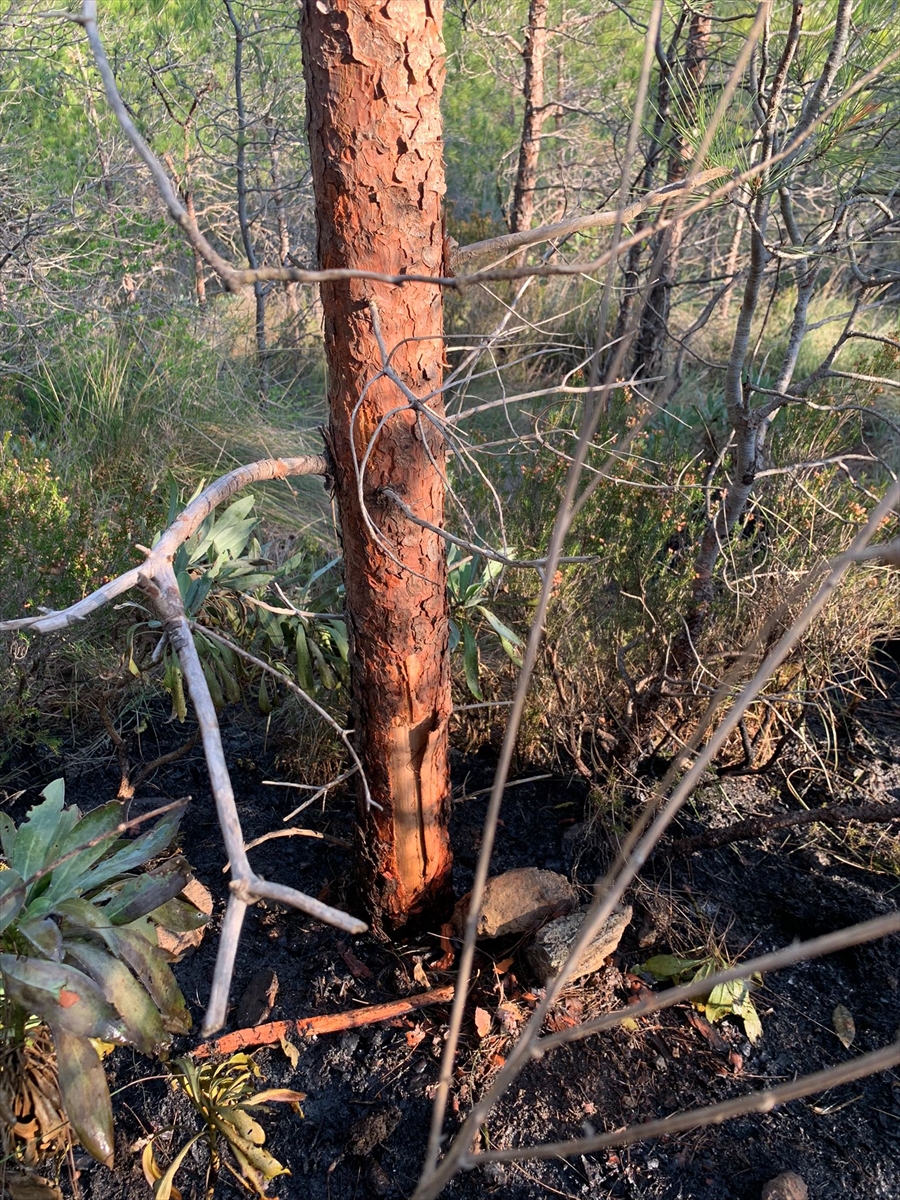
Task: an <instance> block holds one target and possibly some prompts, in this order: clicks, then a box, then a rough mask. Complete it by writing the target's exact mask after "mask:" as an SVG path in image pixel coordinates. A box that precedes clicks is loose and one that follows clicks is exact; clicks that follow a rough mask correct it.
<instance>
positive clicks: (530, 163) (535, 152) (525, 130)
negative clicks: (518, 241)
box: [509, 0, 550, 233]
mask: <svg viewBox="0 0 900 1200" xmlns="http://www.w3.org/2000/svg"><path fill="white" fill-rule="evenodd" d="M549 6H550V5H549V0H530V3H529V5H528V26H527V28H526V30H525V45H524V47H523V49H522V57H523V59H524V60H525V79H524V83H523V92H524V96H525V116H524V118H523V121H522V140H521V142H520V143H519V164H518V167H517V169H516V187H515V192H514V194H513V204H512V212H511V213H510V215H509V230H510V233H519V232H521V231H522V230H523V229H530V228H531V223H532V221H533V220H534V199H535V191H536V189H537V181H538V159H539V158H540V154H541V134H542V132H543V128H544V121H545V120H546V119H547V116H548V115H549V113H550V109H549V108H547V106H546V105H545V104H544V58H545V55H546V53H547V40H548V38H549V36H550V35H549V32H548V30H547V9H548V8H549Z"/></svg>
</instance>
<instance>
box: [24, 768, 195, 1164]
mask: <svg viewBox="0 0 900 1200" xmlns="http://www.w3.org/2000/svg"><path fill="white" fill-rule="evenodd" d="M64 795H65V792H64V784H63V781H62V780H61V779H57V780H56V781H55V782H53V783H51V784H49V785H48V787H46V788H45V789H44V792H43V796H44V800H43V802H42V803H40V804H38V805H36V806H35V807H34V808H32V809H31V811H30V813H29V814H28V818H27V820H26V821H24V822H23V823H22V824H21V825H19V827H18V828H16V826H15V824H14V823H13V821H12V820H11V819H10V818H9V817H8V816H7V815H6V814H5V813H0V842H2V846H3V857H4V868H5V869H3V870H2V871H0V980H2V987H3V1004H2V1010H0V1011H2V1036H3V1041H4V1046H3V1061H4V1064H5V1070H4V1072H3V1080H2V1083H3V1088H2V1090H3V1093H4V1094H3V1096H2V1099H3V1100H4V1101H5V1103H6V1106H7V1107H8V1108H9V1109H10V1110H11V1109H14V1108H15V1099H14V1097H15V1094H16V1088H17V1087H20V1086H22V1085H23V1083H24V1082H26V1081H24V1080H23V1079H22V1078H19V1079H17V1078H16V1072H15V1070H11V1069H10V1063H15V1062H18V1063H19V1065H20V1066H21V1067H23V1068H24V1065H25V1064H26V1063H27V1060H28V1057H29V1050H30V1049H32V1048H33V1045H34V1041H35V1037H36V1036H37V1035H36V1033H35V1027H36V1021H35V1018H37V1023H40V1024H43V1025H46V1026H47V1027H48V1028H49V1030H50V1031H51V1034H52V1038H53V1043H54V1046H55V1052H56V1067H57V1075H58V1079H57V1080H53V1079H52V1078H51V1079H50V1080H49V1081H48V1084H49V1085H53V1084H55V1086H56V1093H55V1094H53V1093H52V1090H51V1094H50V1095H49V1096H48V1095H46V1094H45V1095H44V1096H43V1097H41V1098H40V1099H42V1100H43V1101H44V1103H43V1107H42V1106H41V1104H40V1103H38V1101H37V1100H36V1098H35V1093H34V1089H32V1095H31V1100H32V1103H33V1105H34V1109H35V1111H36V1113H37V1117H36V1120H37V1123H38V1127H37V1128H36V1129H35V1130H34V1131H33V1136H34V1137H35V1138H36V1139H37V1140H38V1141H41V1140H46V1141H51V1140H52V1138H53V1136H54V1133H55V1132H56V1129H57V1128H58V1126H59V1117H58V1116H56V1113H57V1112H59V1113H60V1115H61V1114H62V1113H64V1114H65V1116H66V1117H67V1118H68V1121H69V1123H70V1124H71V1126H72V1128H73V1130H74V1131H75V1133H76V1134H77V1136H78V1138H79V1139H80V1140H81V1142H82V1144H83V1145H84V1147H85V1149H86V1150H88V1151H89V1152H90V1153H91V1154H92V1155H93V1156H94V1157H95V1158H97V1159H99V1160H100V1161H101V1162H105V1163H106V1164H107V1165H108V1166H112V1162H113V1128H112V1105H111V1102H110V1098H109V1090H108V1087H107V1084H106V1077H105V1074H104V1071H103V1066H102V1063H101V1060H100V1057H99V1054H98V1051H97V1048H96V1044H95V1042H96V1041H97V1040H99V1041H100V1042H106V1043H113V1044H115V1045H132V1046H135V1047H136V1048H137V1049H138V1050H140V1051H141V1053H143V1054H147V1055H156V1056H161V1057H163V1056H165V1053H166V1051H167V1049H168V1046H169V1043H170V1042H171V1040H172V1034H173V1033H186V1032H187V1030H188V1029H189V1028H190V1025H191V1017H190V1013H189V1012H188V1009H187V1006H186V1005H185V1002H184V998H183V996H182V995H181V992H180V990H179V988H178V984H177V983H176V982H175V977H174V975H173V974H172V972H171V970H170V968H169V966H168V964H167V963H166V961H165V958H164V956H163V954H162V951H161V950H160V949H159V947H158V946H157V945H156V937H155V932H154V929H155V926H156V925H157V924H164V925H165V926H166V928H169V929H190V928H197V927H198V926H199V925H201V924H203V923H204V922H205V920H206V918H205V916H203V914H201V913H199V912H198V911H197V910H196V909H194V908H193V906H191V905H188V904H186V903H184V902H183V901H179V900H177V899H176V897H177V896H178V893H179V892H181V891H182V890H183V888H184V886H185V884H186V883H187V881H188V878H189V868H188V866H187V863H186V862H185V861H184V859H182V858H179V857H177V856H176V857H174V858H169V859H168V860H167V861H165V862H163V863H161V864H159V865H157V866H156V867H154V868H153V869H150V870H146V869H144V868H146V866H147V864H148V863H149V862H151V861H152V860H153V859H156V858H158V856H159V855H160V854H162V853H163V852H165V851H166V850H167V849H169V848H170V846H171V843H172V841H173V839H174V837H175V835H176V833H177V831H178V824H179V820H180V816H181V814H180V812H172V813H168V814H167V815H164V816H163V817H162V818H161V819H160V820H159V821H157V822H156V823H155V824H154V825H153V826H152V827H151V828H150V829H149V830H147V831H146V832H144V833H141V834H139V836H137V837H136V838H134V839H133V840H130V841H126V840H123V838H122V831H121V822H122V821H123V806H122V804H121V803H119V802H118V801H112V802H110V803H109V804H104V805H101V806H100V807H99V808H95V809H93V810H92V811H91V812H90V813H88V814H87V815H86V816H84V817H82V815H81V813H80V812H79V810H78V809H77V808H75V807H74V806H71V807H68V808H67V807H65V806H64ZM21 1074H22V1075H24V1074H25V1072H24V1069H23V1071H22V1072H21ZM11 1093H12V1094H11ZM57 1102H58V1103H57ZM63 1124H64V1122H63ZM7 1140H9V1139H8V1135H7ZM5 1149H6V1151H7V1153H9V1152H10V1151H12V1152H15V1147H14V1146H13V1147H10V1146H8V1145H7V1146H6V1147H5Z"/></svg>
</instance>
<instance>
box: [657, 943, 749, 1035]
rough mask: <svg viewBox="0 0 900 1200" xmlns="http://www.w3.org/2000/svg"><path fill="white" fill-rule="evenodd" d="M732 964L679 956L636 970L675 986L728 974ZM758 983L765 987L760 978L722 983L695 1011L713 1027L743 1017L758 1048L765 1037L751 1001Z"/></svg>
mask: <svg viewBox="0 0 900 1200" xmlns="http://www.w3.org/2000/svg"><path fill="white" fill-rule="evenodd" d="M727 967H728V964H727V963H726V962H724V961H723V960H722V959H721V958H719V957H718V956H716V955H714V954H708V955H706V956H705V957H704V958H679V957H678V955H676V954H657V955H655V956H654V957H653V958H648V959H647V961H646V962H645V963H640V964H638V966H636V967H635V968H634V970H635V972H636V973H637V974H644V975H652V976H653V978H654V979H656V980H659V981H660V982H670V983H674V984H684V983H699V982H700V980H701V979H707V978H708V977H709V976H710V975H715V974H716V973H717V972H718V971H724V970H726V969H727ZM754 983H762V978H761V976H759V975H754V976H753V978H752V979H732V980H730V981H729V982H728V983H719V984H716V986H715V987H714V988H713V989H712V990H711V991H710V993H709V995H707V996H706V997H705V998H699V999H697V1000H695V1001H694V1007H695V1008H696V1009H697V1010H698V1011H699V1012H702V1013H703V1014H704V1016H705V1017H706V1019H707V1021H709V1022H710V1024H713V1025H714V1024H715V1023H716V1022H717V1021H722V1020H724V1018H725V1017H732V1016H734V1017H740V1018H741V1020H742V1021H743V1022H744V1031H745V1033H746V1034H747V1037H748V1038H749V1039H750V1041H751V1042H752V1043H753V1044H754V1045H755V1044H756V1042H758V1041H759V1039H760V1038H761V1037H762V1023H761V1022H760V1019H759V1013H758V1012H757V1011H756V1005H755V1004H754V1003H753V1000H752V997H751V994H750V993H751V989H752V986H753V984H754Z"/></svg>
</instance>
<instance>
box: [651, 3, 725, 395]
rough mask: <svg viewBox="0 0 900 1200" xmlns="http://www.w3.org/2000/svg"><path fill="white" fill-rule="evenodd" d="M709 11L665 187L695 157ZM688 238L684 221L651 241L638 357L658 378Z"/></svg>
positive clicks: (688, 55)
mask: <svg viewBox="0 0 900 1200" xmlns="http://www.w3.org/2000/svg"><path fill="white" fill-rule="evenodd" d="M709 12H710V6H709V5H707V6H706V7H705V8H704V9H703V10H702V11H699V12H693V13H691V23H690V27H689V31H688V39H687V44H686V45H685V51H684V58H683V60H682V63H681V71H680V78H679V81H678V94H677V97H676V100H675V103H674V105H673V111H672V113H671V116H670V118H669V119H670V123H671V122H674V127H672V128H671V129H670V137H671V142H670V152H669V165H668V170H667V172H666V183H678V182H679V181H680V180H682V179H684V178H685V177H686V176H687V172H688V168H689V167H690V165H691V160H692V158H693V156H694V147H693V146H692V144H691V140H690V136H689V131H690V129H691V128H692V127H693V126H694V125H695V123H696V120H697V100H698V97H699V94H700V89H701V87H702V86H703V81H704V80H705V78H706V69H707V65H708V56H709V35H710V29H711V27H712V21H711V18H710V15H709ZM684 235H685V228H684V223H683V222H679V223H678V224H676V225H673V226H671V227H670V228H669V229H667V230H665V232H664V233H662V234H661V235H659V236H658V237H657V238H655V239H654V241H653V243H652V249H653V254H654V261H655V262H658V266H657V269H656V280H655V281H654V283H653V286H652V287H651V289H650V294H649V295H648V297H647V304H646V307H645V308H644V312H643V314H642V316H641V325H640V330H639V332H638V336H637V344H636V346H635V353H634V370H635V372H636V373H637V372H638V371H640V372H641V373H642V374H643V375H645V376H651V375H656V374H658V373H659V369H660V367H661V366H662V359H663V355H664V354H665V348H666V334H667V331H668V328H669V311H670V309H671V307H672V288H673V286H674V284H675V275H676V272H677V270H678V262H679V259H680V258H681V244H682V241H683V239H684Z"/></svg>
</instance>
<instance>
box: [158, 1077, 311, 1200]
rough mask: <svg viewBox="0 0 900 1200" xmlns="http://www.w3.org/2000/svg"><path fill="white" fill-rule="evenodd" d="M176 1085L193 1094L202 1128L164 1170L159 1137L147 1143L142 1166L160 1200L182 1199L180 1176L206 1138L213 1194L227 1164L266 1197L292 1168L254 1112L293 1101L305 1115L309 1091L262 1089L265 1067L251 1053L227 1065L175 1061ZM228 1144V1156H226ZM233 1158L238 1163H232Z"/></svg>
mask: <svg viewBox="0 0 900 1200" xmlns="http://www.w3.org/2000/svg"><path fill="white" fill-rule="evenodd" d="M169 1070H170V1080H169V1082H170V1084H171V1086H172V1088H173V1090H175V1091H176V1092H179V1093H180V1094H182V1095H184V1096H186V1097H187V1099H188V1100H189V1101H190V1103H191V1105H192V1106H193V1108H194V1110H195V1112H196V1114H197V1116H198V1117H199V1118H200V1120H201V1121H202V1128H201V1129H200V1130H199V1132H197V1133H195V1134H193V1135H192V1136H191V1137H190V1138H188V1139H187V1141H185V1142H184V1143H183V1144H182V1145H181V1146H180V1147H179V1148H178V1150H176V1151H175V1153H174V1154H171V1155H170V1161H169V1164H168V1166H167V1167H165V1168H163V1167H162V1166H161V1165H160V1164H159V1162H158V1160H157V1157H156V1152H155V1149H154V1141H155V1140H156V1139H155V1138H151V1139H150V1140H149V1141H148V1142H147V1144H146V1146H145V1147H144V1150H143V1154H142V1157H141V1164H142V1167H143V1171H144V1178H145V1179H146V1180H147V1182H148V1183H149V1184H150V1186H151V1187H152V1188H153V1196H154V1200H172V1198H174V1200H177V1198H178V1196H179V1195H180V1193H179V1192H178V1189H177V1188H176V1187H175V1182H174V1181H175V1176H176V1175H177V1173H178V1171H179V1170H180V1169H181V1167H182V1165H183V1163H184V1160H185V1158H186V1157H187V1155H188V1153H189V1152H190V1151H191V1150H192V1149H193V1147H194V1146H195V1145H196V1144H197V1143H198V1142H199V1141H200V1140H201V1139H202V1138H206V1141H207V1144H208V1147H209V1170H208V1174H207V1195H211V1194H212V1191H213V1189H214V1187H215V1183H216V1179H217V1178H218V1175H219V1172H220V1171H221V1168H222V1166H223V1165H224V1166H225V1168H226V1169H227V1170H228V1171H229V1172H230V1173H231V1174H232V1175H233V1176H234V1178H235V1179H236V1180H237V1182H238V1183H239V1184H240V1185H241V1186H242V1187H244V1188H246V1189H248V1190H249V1191H253V1192H255V1193H256V1194H257V1195H258V1196H261V1197H262V1196H265V1195H266V1188H267V1186H268V1184H269V1183H270V1182H271V1181H272V1180H273V1179H275V1178H276V1177H277V1176H279V1175H290V1171H289V1170H288V1169H287V1167H285V1166H282V1164H281V1163H280V1162H279V1161H278V1160H277V1159H276V1158H275V1157H274V1155H272V1154H271V1153H270V1152H269V1151H268V1150H266V1148H265V1140H266V1135H265V1133H264V1131H263V1128H262V1126H261V1125H260V1124H259V1122H258V1121H257V1120H256V1118H255V1117H254V1115H253V1111H252V1110H254V1109H261V1108H263V1107H264V1106H265V1105H267V1104H272V1103H276V1102H277V1103H281V1104H289V1105H290V1107H291V1108H292V1109H293V1111H294V1112H296V1113H299V1114H300V1115H301V1116H302V1115H303V1114H302V1110H301V1109H300V1103H301V1101H303V1100H304V1099H305V1098H306V1095H305V1093H304V1092H296V1091H293V1090H292V1089H290V1088H263V1089H261V1090H260V1088H259V1080H260V1074H261V1073H260V1069H259V1067H258V1066H257V1065H256V1063H255V1062H254V1061H253V1059H252V1058H251V1057H250V1056H249V1055H248V1054H232V1055H231V1057H230V1058H228V1059H226V1060H225V1061H224V1062H221V1063H202V1064H201V1065H199V1066H198V1065H197V1064H196V1063H194V1062H193V1061H192V1060H191V1059H190V1058H177V1059H175V1061H174V1062H173V1063H172V1064H171V1066H170V1068H169ZM223 1148H225V1149H227V1151H228V1155H223V1153H222V1150H223ZM229 1158H231V1159H233V1161H234V1165H232V1162H231V1161H229Z"/></svg>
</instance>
